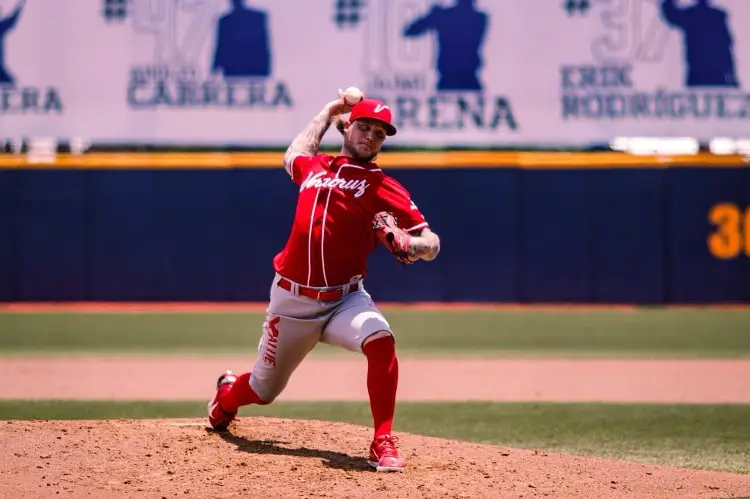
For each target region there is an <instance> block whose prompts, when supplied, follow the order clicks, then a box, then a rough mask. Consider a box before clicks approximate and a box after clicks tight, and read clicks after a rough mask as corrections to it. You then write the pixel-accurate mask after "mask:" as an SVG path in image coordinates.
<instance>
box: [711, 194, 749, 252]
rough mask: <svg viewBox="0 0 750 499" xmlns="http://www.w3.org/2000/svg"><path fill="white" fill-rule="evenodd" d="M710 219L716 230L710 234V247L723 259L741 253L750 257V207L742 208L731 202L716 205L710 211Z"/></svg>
mask: <svg viewBox="0 0 750 499" xmlns="http://www.w3.org/2000/svg"><path fill="white" fill-rule="evenodd" d="M708 220H709V221H710V222H711V223H712V224H713V225H714V226H715V227H716V231H715V232H713V233H712V234H711V235H709V236H708V249H709V251H711V254H712V255H713V256H714V257H716V258H720V259H722V260H729V259H731V258H735V257H737V256H739V255H740V254H741V253H742V254H744V255H745V256H746V257H750V207H748V208H745V210H741V209H740V208H739V207H738V206H737V205H735V204H731V203H720V204H716V205H714V206H713V207H712V208H711V210H710V211H709V212H708Z"/></svg>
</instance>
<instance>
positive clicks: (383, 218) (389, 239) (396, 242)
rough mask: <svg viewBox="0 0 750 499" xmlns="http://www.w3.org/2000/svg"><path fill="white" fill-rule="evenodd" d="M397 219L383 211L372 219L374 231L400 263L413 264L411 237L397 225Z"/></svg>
mask: <svg viewBox="0 0 750 499" xmlns="http://www.w3.org/2000/svg"><path fill="white" fill-rule="evenodd" d="M397 222H398V221H397V220H396V217H394V216H393V214H392V213H389V212H387V211H381V212H380V213H377V214H375V216H374V217H373V218H372V230H374V231H375V235H376V236H377V237H378V239H380V241H381V242H382V243H383V246H385V247H386V248H387V249H388V251H390V252H391V254H392V255H393V256H394V257H395V258H396V260H398V261H399V262H400V263H404V264H407V263H412V260H411V259H410V258H409V244H410V242H411V236H410V235H409V234H408V233H406V232H405V231H404V230H403V229H400V228H399V227H398V225H397Z"/></svg>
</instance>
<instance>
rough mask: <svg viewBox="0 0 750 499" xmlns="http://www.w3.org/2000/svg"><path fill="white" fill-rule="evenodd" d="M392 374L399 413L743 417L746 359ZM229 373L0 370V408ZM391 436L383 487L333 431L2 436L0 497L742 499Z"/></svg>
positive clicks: (717, 484)
mask: <svg viewBox="0 0 750 499" xmlns="http://www.w3.org/2000/svg"><path fill="white" fill-rule="evenodd" d="M402 365H403V369H402V371H401V372H402V374H401V376H400V377H401V379H402V383H401V385H402V387H403V388H402V389H401V390H400V392H399V399H400V400H415V399H419V400H427V399H429V400H461V399H465V400H470V399H471V400H559V401H565V400H574V401H576V400H596V399H603V400H608V401H616V400H621V401H659V400H670V401H673V402H700V401H703V402H743V403H747V402H750V361H747V360H726V361H709V360H675V361H671V360H670V361H655V360H654V361H650V360H618V361H607V360H602V359H598V360H559V359H558V360H552V359H547V360H538V361H535V360H530V359H523V360H521V359H515V360H510V359H507V360H502V359H500V360H492V361H490V360H483V361H477V360H447V359H405V360H404V361H403V362H402ZM364 366H365V365H364V363H363V362H360V360H359V359H353V360H347V359H345V360H342V359H331V360H324V359H308V360H307V361H306V362H304V363H303V365H302V366H301V367H300V370H299V371H298V372H297V373H295V376H293V378H292V382H290V385H289V390H288V391H287V392H286V395H285V397H280V400H281V399H282V398H285V399H287V400H293V399H298V400H321V399H329V400H363V399H366V388H365V384H364V375H365V371H364V369H363V368H364ZM226 367H230V368H233V369H234V370H236V371H241V370H243V369H244V368H248V367H249V364H248V361H247V359H238V358H234V359H195V358H193V359H191V358H167V359H158V358H154V357H147V358H124V357H113V358H85V357H77V358H73V359H61V358H33V359H21V358H8V359H4V360H3V362H2V363H0V398H19V397H20V398H24V397H26V398H99V399H134V398H138V399H143V398H148V399H161V400H169V399H175V398H182V399H185V398H193V399H194V398H199V399H207V398H209V397H210V396H211V394H212V384H213V382H214V381H215V378H216V375H217V374H218V372H217V369H218V370H219V371H220V370H222V369H224V368H226ZM446 377H449V378H450V383H448V382H446ZM30 379H33V380H35V381H34V382H33V383H28V380H30ZM321 380H328V382H325V381H323V382H321ZM488 380H492V382H488ZM728 381H729V382H730V383H728ZM19 390H20V391H19ZM417 394H421V396H417ZM399 437H400V442H399V448H400V450H401V453H402V454H403V455H404V456H405V457H406V459H407V469H406V471H405V472H404V473H396V474H393V473H391V474H383V473H376V472H374V471H371V470H370V469H369V468H368V466H367V464H366V462H365V459H366V456H367V446H368V444H369V441H370V438H371V429H370V428H368V427H361V426H355V425H349V424H343V423H332V422H320V421H298V420H280V419H270V418H243V419H241V420H240V421H238V422H236V423H235V424H234V425H233V426H232V427H231V429H230V432H229V433H226V434H220V433H216V432H213V431H211V430H209V429H207V428H206V427H205V421H204V420H166V419H164V420H162V419H159V420H135V421H132V420H110V421H5V422H0V448H2V449H3V455H4V458H3V459H2V460H0V496H2V497H10V498H15V497H38V498H47V497H102V498H104V497H107V498H110V497H118V498H120V497H123V498H141V497H143V498H151V497H153V498H161V497H166V498H169V497H200V498H224V497H264V498H271V497H272V498H276V497H279V498H290V497H309V498H312V497H354V498H357V497H368V498H370V497H377V498H390V497H393V498H407V497H408V498H414V497H417V498H434V497H450V498H453V497H456V498H459V497H482V498H484V497H493V498H494V497H514V498H515V497H554V498H567V497H595V498H605V497H613V498H617V497H623V498H625V497H627V498H667V497H669V498H693V497H696V498H698V497H700V498H724V497H738V496H742V495H744V496H747V495H750V475H747V474H730V473H719V472H708V471H698V470H691V469H681V468H671V467H664V466H654V465H645V464H636V463H631V462H624V461H616V460H608V459H600V458H592V457H579V456H571V455H565V454H558V453H550V452H544V451H533V450H521V449H512V448H506V447H502V446H490V445H478V444H473V443H466V442H458V441H450V440H442V439H436V438H430V437H423V436H418V435H412V434H406V433H403V434H399Z"/></svg>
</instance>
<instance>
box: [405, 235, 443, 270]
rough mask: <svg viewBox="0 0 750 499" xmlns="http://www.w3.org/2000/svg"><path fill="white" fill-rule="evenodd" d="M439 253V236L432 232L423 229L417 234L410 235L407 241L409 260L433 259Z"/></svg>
mask: <svg viewBox="0 0 750 499" xmlns="http://www.w3.org/2000/svg"><path fill="white" fill-rule="evenodd" d="M438 253H440V238H439V237H438V235H437V234H435V233H434V232H431V231H429V230H424V231H423V232H422V234H421V235H419V236H412V238H411V241H410V242H409V258H410V259H411V260H418V259H420V258H421V259H422V260H426V261H428V262H429V261H431V260H434V259H435V257H436V256H437V255H438Z"/></svg>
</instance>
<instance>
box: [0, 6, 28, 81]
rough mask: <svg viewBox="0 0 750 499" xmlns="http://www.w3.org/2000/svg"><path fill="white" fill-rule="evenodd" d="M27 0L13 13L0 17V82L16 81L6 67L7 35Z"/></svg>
mask: <svg viewBox="0 0 750 499" xmlns="http://www.w3.org/2000/svg"><path fill="white" fill-rule="evenodd" d="M25 3H26V0H21V2H20V3H19V4H18V6H17V7H16V10H14V11H13V13H12V14H11V15H10V16H8V17H6V18H5V19H3V18H1V17H0V84H2V83H10V84H13V83H15V80H14V79H13V76H12V75H11V74H10V73H9V72H8V70H7V69H6V68H5V44H4V41H5V35H6V34H7V33H8V31H10V30H12V29H13V28H14V27H15V26H16V22H18V18H19V17H20V16H21V10H22V9H23V6H24V4H25Z"/></svg>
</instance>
